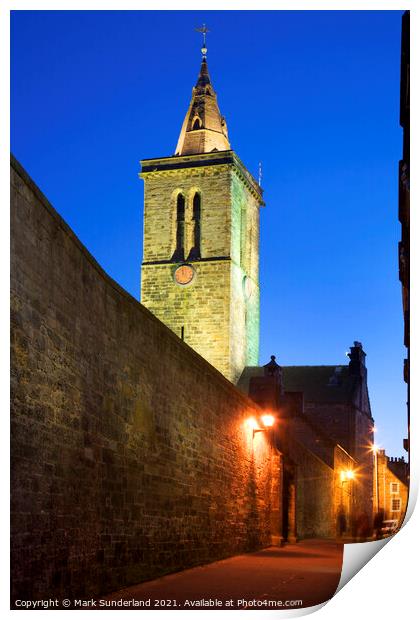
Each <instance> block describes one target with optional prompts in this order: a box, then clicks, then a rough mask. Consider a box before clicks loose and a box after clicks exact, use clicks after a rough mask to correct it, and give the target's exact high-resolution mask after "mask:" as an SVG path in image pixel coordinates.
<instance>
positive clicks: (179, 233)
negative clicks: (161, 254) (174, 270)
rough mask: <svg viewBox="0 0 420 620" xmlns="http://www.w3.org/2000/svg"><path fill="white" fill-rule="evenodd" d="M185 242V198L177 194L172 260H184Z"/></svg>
mask: <svg viewBox="0 0 420 620" xmlns="http://www.w3.org/2000/svg"><path fill="white" fill-rule="evenodd" d="M184 242H185V198H184V196H183V195H182V194H178V196H177V198H176V247H175V252H174V254H173V256H172V260H177V261H180V260H184V259H185V251H184Z"/></svg>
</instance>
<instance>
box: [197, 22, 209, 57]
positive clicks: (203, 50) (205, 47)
mask: <svg viewBox="0 0 420 620" xmlns="http://www.w3.org/2000/svg"><path fill="white" fill-rule="evenodd" d="M196 31H197V32H201V34H202V35H203V47H202V48H201V53H202V54H203V58H205V57H206V55H207V45H206V34H207V33H208V32H210V30H209V29H208V28H207V27H206V24H203V25H202V26H201V28H196Z"/></svg>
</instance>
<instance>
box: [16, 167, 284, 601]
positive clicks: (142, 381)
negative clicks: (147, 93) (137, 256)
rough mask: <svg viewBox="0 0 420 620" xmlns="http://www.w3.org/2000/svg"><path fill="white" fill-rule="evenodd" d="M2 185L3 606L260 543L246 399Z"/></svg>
mask: <svg viewBox="0 0 420 620" xmlns="http://www.w3.org/2000/svg"><path fill="white" fill-rule="evenodd" d="M11 176H12V179H11V181H12V186H11V198H12V211H11V218H12V236H11V241H12V336H11V338H12V392H13V394H12V489H13V496H12V567H13V569H12V570H13V574H12V582H13V584H12V585H13V588H12V591H13V597H14V598H26V599H37V598H45V596H48V597H53V596H68V597H71V596H95V595H97V594H99V593H106V592H109V591H112V590H115V589H117V588H120V587H123V586H125V585H128V584H132V583H135V582H139V581H142V580H146V579H151V578H154V577H157V576H159V575H162V574H164V573H168V572H172V571H176V570H180V569H183V568H185V567H189V566H193V565H197V564H201V563H205V562H210V561H213V560H216V559H220V558H222V557H226V556H229V555H232V554H236V553H240V552H244V551H250V550H253V549H258V548H261V547H264V546H266V545H268V544H270V542H271V537H270V535H271V533H272V531H273V524H272V523H271V524H270V518H272V516H273V514H277V513H278V512H279V505H278V501H279V500H278V498H279V489H278V480H279V477H280V472H279V467H280V466H281V463H280V460H279V455H278V453H277V452H276V451H275V450H274V448H273V447H272V446H270V445H269V444H268V443H267V439H266V436H265V435H266V434H265V433H258V434H257V435H255V437H254V438H253V434H252V430H251V429H250V428H249V426H248V425H247V424H246V420H247V418H248V417H249V416H250V415H254V416H255V415H258V413H259V411H258V408H257V406H256V405H255V403H253V402H252V401H251V400H249V399H248V398H247V397H245V396H244V395H243V394H241V393H240V392H238V391H237V390H236V388H235V387H234V386H233V385H232V384H231V383H230V382H229V381H227V380H226V379H225V378H224V377H223V376H222V375H221V374H220V373H219V372H218V371H216V370H215V369H214V368H213V367H212V366H210V364H208V363H207V362H206V361H205V360H204V359H203V358H201V357H200V356H199V355H198V354H197V353H196V352H194V351H193V350H192V349H191V348H190V347H189V346H187V345H186V344H185V343H183V342H182V341H181V340H180V339H179V338H178V337H177V336H176V335H175V334H174V333H173V332H172V331H171V330H169V329H168V328H167V327H166V326H165V325H163V323H161V322H160V321H159V320H158V319H157V318H156V317H155V316H153V315H152V313H151V312H149V311H148V310H147V309H146V308H144V307H143V306H142V305H141V304H139V303H138V302H137V301H136V300H135V299H133V298H132V297H131V296H130V295H128V294H127V293H126V292H125V291H124V290H122V289H121V288H120V287H119V286H118V285H117V284H116V283H115V282H114V281H112V280H111V279H110V278H109V277H108V276H107V275H106V274H105V273H104V272H103V271H102V269H101V268H100V267H99V265H98V264H97V263H96V262H95V260H94V259H93V258H92V256H91V255H90V254H89V253H88V252H87V251H86V249H85V248H84V247H83V246H82V244H81V243H80V242H79V241H78V239H77V238H76V237H75V235H74V234H73V233H72V231H71V230H70V229H69V227H68V226H67V225H66V224H65V223H64V222H63V220H62V219H61V218H60V217H59V216H58V214H57V213H56V212H55V211H54V209H53V208H52V207H51V205H50V204H49V203H48V201H47V200H46V199H45V197H44V196H43V195H42V194H41V192H40V191H39V190H38V189H37V188H36V186H35V185H34V184H33V183H32V181H31V180H30V179H29V177H28V176H27V175H26V173H25V172H24V171H23V169H22V168H21V167H20V166H19V165H18V164H17V163H16V162H12V170H11ZM272 508H273V510H272ZM274 526H275V524H274Z"/></svg>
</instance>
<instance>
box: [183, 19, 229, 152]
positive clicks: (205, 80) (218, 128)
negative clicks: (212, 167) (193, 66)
mask: <svg viewBox="0 0 420 620" xmlns="http://www.w3.org/2000/svg"><path fill="white" fill-rule="evenodd" d="M200 32H202V30H200ZM201 53H202V60H201V68H200V73H199V76H198V80H197V83H196V85H195V86H194V88H193V90H192V98H191V103H190V106H189V108H188V112H187V114H186V116H185V120H184V123H183V125H182V129H181V133H180V136H179V140H178V144H177V147H176V151H175V155H196V154H199V153H212V152H213V151H229V150H230V144H229V139H228V132H227V126H226V121H225V119H224V117H223V116H222V115H221V114H220V110H219V106H218V105H217V96H216V93H215V91H214V89H213V86H212V85H211V82H210V76H209V70H208V67H207V59H206V55H207V48H206V45H205V41H204V46H203V47H202V49H201Z"/></svg>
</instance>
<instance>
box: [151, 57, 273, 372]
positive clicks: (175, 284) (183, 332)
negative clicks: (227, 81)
mask: <svg viewBox="0 0 420 620" xmlns="http://www.w3.org/2000/svg"><path fill="white" fill-rule="evenodd" d="M206 51H207V50H206V49H205V48H203V49H202V53H203V54H204V56H203V58H202V62H201V68H200V73H199V76H198V80H197V83H196V85H195V87H194V88H193V93H192V98H191V102H190V105H189V108H188V111H187V114H186V116H185V120H184V123H183V125H182V128H181V133H180V136H179V140H178V144H177V147H176V152H175V155H174V156H172V157H165V158H159V159H145V160H143V161H142V162H141V166H142V169H141V174H140V176H141V178H142V179H144V239H143V264H142V280H141V301H142V303H143V304H144V305H145V306H146V307H147V308H148V309H149V310H151V311H152V312H153V314H155V315H156V316H157V317H158V318H159V319H160V320H161V321H163V322H164V323H166V325H168V327H170V328H171V329H172V330H173V331H174V332H175V333H176V334H177V335H178V336H179V337H180V338H182V339H183V340H184V341H185V342H186V343H187V344H189V345H190V346H191V347H192V348H193V349H195V350H196V351H197V352H198V353H200V355H202V356H203V357H204V358H205V359H206V360H208V361H209V362H210V363H211V364H212V365H213V366H214V367H215V368H217V369H218V370H219V371H220V372H222V373H223V374H224V375H225V376H226V377H227V378H228V379H229V380H230V381H232V382H233V383H236V381H237V380H238V379H239V377H240V375H241V373H242V371H243V369H244V368H245V366H249V365H254V364H257V363H258V349H259V307H260V302H259V297H260V291H259V275H258V269H259V265H258V263H259V207H260V205H262V204H263V200H262V190H261V188H260V186H259V185H258V183H257V182H256V181H255V179H254V178H253V177H252V175H251V174H250V173H249V172H248V171H247V170H246V168H245V166H244V165H243V163H242V162H241V161H240V159H239V158H238V157H237V155H236V154H235V153H234V152H233V151H232V150H231V147H230V143H229V140H228V134H227V125H226V121H225V119H224V117H223V116H222V115H221V114H220V111H219V107H218V104H217V97H216V93H215V91H214V89H213V87H212V85H211V82H210V76H209V72H208V67H207V60H206V57H205V52H206Z"/></svg>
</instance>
